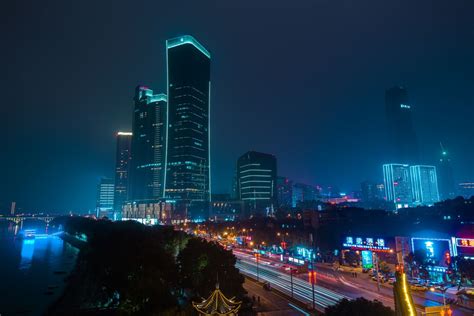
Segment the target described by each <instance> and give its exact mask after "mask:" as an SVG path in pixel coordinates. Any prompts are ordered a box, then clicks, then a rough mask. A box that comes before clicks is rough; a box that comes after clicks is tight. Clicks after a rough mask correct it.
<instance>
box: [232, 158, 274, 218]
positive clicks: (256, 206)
mask: <svg viewBox="0 0 474 316" xmlns="http://www.w3.org/2000/svg"><path fill="white" fill-rule="evenodd" d="M237 181H238V192H239V194H238V195H239V199H240V200H241V201H243V202H244V204H245V209H246V211H248V212H249V214H247V215H249V216H251V215H260V216H267V215H270V214H273V210H274V207H276V205H277V204H276V203H277V194H278V193H277V183H276V182H277V162H276V158H275V156H273V155H270V154H265V153H259V152H256V151H249V152H247V153H245V154H243V155H242V156H241V157H240V158H239V159H238V160H237Z"/></svg>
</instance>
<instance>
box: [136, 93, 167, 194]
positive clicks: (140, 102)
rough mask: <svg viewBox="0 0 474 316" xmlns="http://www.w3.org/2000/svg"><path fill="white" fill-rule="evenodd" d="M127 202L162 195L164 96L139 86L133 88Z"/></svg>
mask: <svg viewBox="0 0 474 316" xmlns="http://www.w3.org/2000/svg"><path fill="white" fill-rule="evenodd" d="M134 102H135V108H134V113H133V122H132V131H133V136H132V140H131V150H132V159H131V163H130V184H129V190H128V192H129V193H128V201H130V202H136V203H138V202H142V201H145V202H148V201H156V200H159V199H162V198H163V195H164V191H163V190H164V174H165V172H164V169H165V168H164V165H165V140H166V113H167V109H166V107H167V104H166V102H167V97H166V95H165V94H153V90H151V89H149V88H147V87H145V86H138V87H137V88H136V89H135V97H134Z"/></svg>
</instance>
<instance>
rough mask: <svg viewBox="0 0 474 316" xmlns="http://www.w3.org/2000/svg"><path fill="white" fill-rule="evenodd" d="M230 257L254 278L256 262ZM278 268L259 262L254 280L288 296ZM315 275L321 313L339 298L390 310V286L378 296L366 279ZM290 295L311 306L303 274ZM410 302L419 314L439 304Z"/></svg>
mask: <svg viewBox="0 0 474 316" xmlns="http://www.w3.org/2000/svg"><path fill="white" fill-rule="evenodd" d="M233 253H234V255H235V256H236V257H237V264H236V267H237V268H238V269H240V271H241V273H242V274H244V275H247V276H250V277H252V278H257V262H256V259H255V257H254V256H253V255H252V253H250V252H248V251H245V250H240V249H234V250H233ZM279 265H281V263H280V262H278V261H277V260H272V259H267V258H260V259H259V264H258V278H259V279H260V280H261V281H266V282H270V284H271V285H272V286H273V287H274V288H276V289H277V290H279V291H281V292H282V293H285V294H287V295H289V296H291V278H290V275H289V274H288V273H287V272H284V271H282V270H281V269H279ZM316 271H317V277H316V278H317V281H316V285H315V304H316V309H317V310H318V311H324V309H325V308H326V307H327V306H330V305H334V304H336V303H337V302H338V301H340V300H341V299H343V298H348V299H354V298H358V297H361V296H362V297H364V298H366V299H369V300H378V301H380V302H382V303H383V304H384V305H385V306H389V307H391V308H394V301H393V290H392V288H391V286H386V285H383V286H381V289H380V292H378V291H377V287H376V283H375V282H372V281H369V280H368V278H367V276H365V278H364V277H359V278H353V277H351V274H350V273H339V272H334V271H333V269H332V268H331V267H328V266H326V267H325V266H322V265H318V266H317V268H316ZM293 295H294V297H295V299H297V300H299V301H301V302H303V303H305V304H307V305H309V306H311V305H312V288H311V284H310V283H309V282H308V274H307V273H303V274H299V275H294V276H293ZM413 299H414V301H415V305H416V306H417V310H418V313H419V314H421V312H422V311H423V309H424V308H423V307H424V306H426V305H440V304H442V295H439V293H414V295H413ZM453 315H455V316H464V315H473V312H472V311H469V310H467V309H463V308H455V309H454V312H453Z"/></svg>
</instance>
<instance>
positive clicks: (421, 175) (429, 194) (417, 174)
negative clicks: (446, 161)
mask: <svg viewBox="0 0 474 316" xmlns="http://www.w3.org/2000/svg"><path fill="white" fill-rule="evenodd" d="M410 174H411V183H412V192H413V200H414V203H415V204H418V205H433V204H434V203H436V202H439V192H438V177H437V175H436V167H435V166H423V165H416V166H410Z"/></svg>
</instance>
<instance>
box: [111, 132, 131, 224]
mask: <svg viewBox="0 0 474 316" xmlns="http://www.w3.org/2000/svg"><path fill="white" fill-rule="evenodd" d="M131 143H132V133H130V132H118V133H117V147H116V151H115V192H114V218H113V219H114V220H117V219H119V218H120V217H121V216H120V214H121V213H122V206H123V204H124V203H125V202H126V201H127V194H128V177H129V168H130V159H131V158H132V156H131Z"/></svg>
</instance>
